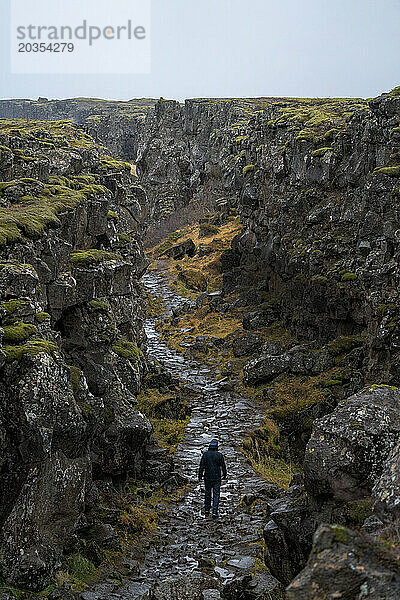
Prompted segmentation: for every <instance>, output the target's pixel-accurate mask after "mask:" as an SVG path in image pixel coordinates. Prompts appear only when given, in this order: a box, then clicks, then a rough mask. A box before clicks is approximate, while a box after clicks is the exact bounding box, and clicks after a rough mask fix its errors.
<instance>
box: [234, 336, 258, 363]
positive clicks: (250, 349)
mask: <svg viewBox="0 0 400 600" xmlns="http://www.w3.org/2000/svg"><path fill="white" fill-rule="evenodd" d="M263 341H264V340H263V338H262V337H261V336H260V335H256V334H254V333H245V334H244V335H240V336H238V337H236V338H235V339H234V340H233V342H232V351H233V355H234V356H235V357H236V358H240V357H242V356H252V355H253V354H255V353H256V352H257V351H258V350H260V348H261V347H262V345H263Z"/></svg>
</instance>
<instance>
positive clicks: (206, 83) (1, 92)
mask: <svg viewBox="0 0 400 600" xmlns="http://www.w3.org/2000/svg"><path fill="white" fill-rule="evenodd" d="M10 1H11V2H12V1H13V0H0V4H1V6H2V9H3V10H2V19H1V25H0V33H1V35H0V40H1V41H0V44H1V45H2V48H1V53H0V69H1V79H0V96H1V97H2V98H18V97H20V98H37V97H38V96H46V97H48V98H66V97H74V96H90V97H103V98H115V99H129V98H134V97H154V98H158V97H160V96H163V97H164V98H177V99H183V98H186V97H208V96H211V97H212V96H214V97H215V96H217V97H230V96H235V97H240V96H360V97H370V96H376V95H378V94H380V93H382V92H383V91H387V90H389V89H391V88H393V87H394V86H396V85H400V34H399V32H400V0H250V1H246V0H152V30H151V44H152V67H151V74H149V75H11V74H10V66H9V19H8V13H9V2H10ZM41 1H42V0H32V2H34V3H35V4H39V3H40V2H41ZM64 2H65V0H64ZM84 2H85V0H82V3H83V4H84ZM98 2H99V4H103V3H106V4H111V5H112V4H113V2H112V0H98ZM66 3H67V2H66Z"/></svg>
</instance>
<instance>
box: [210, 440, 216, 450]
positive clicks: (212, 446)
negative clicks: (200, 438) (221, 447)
mask: <svg viewBox="0 0 400 600" xmlns="http://www.w3.org/2000/svg"><path fill="white" fill-rule="evenodd" d="M210 448H216V449H218V440H211V442H210Z"/></svg>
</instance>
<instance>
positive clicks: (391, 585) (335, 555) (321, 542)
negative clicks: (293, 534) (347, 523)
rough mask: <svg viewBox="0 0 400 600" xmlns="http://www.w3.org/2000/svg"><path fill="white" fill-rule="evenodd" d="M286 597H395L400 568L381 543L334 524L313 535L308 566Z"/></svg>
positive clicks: (311, 599)
mask: <svg viewBox="0 0 400 600" xmlns="http://www.w3.org/2000/svg"><path fill="white" fill-rule="evenodd" d="M286 594H287V598H288V600H336V599H340V598H342V599H343V600H398V598H400V568H399V564H398V562H397V561H395V560H394V559H393V558H392V557H391V556H390V555H389V554H388V552H387V551H386V550H385V549H384V547H383V546H380V545H378V544H376V543H373V542H371V541H369V540H368V539H366V538H364V537H362V536H361V535H360V534H358V533H356V532H354V531H351V530H349V529H346V528H344V527H339V526H337V525H322V526H321V527H320V528H319V529H318V531H317V532H316V534H315V537H314V544H313V549H312V552H311V554H310V558H309V560H308V563H307V566H306V568H305V569H304V571H302V572H301V573H300V574H299V575H298V576H297V577H296V579H295V580H294V581H293V582H292V583H291V584H290V585H289V587H288V588H287V590H286Z"/></svg>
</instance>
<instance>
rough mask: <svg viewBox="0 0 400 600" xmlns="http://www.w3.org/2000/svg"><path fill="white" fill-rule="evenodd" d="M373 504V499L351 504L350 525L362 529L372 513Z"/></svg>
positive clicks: (349, 507) (349, 506)
mask: <svg viewBox="0 0 400 600" xmlns="http://www.w3.org/2000/svg"><path fill="white" fill-rule="evenodd" d="M372 506H373V502H372V499H371V498H366V499H364V500H357V501H355V502H350V503H349V505H348V518H349V521H350V525H355V526H358V527H360V526H361V525H362V524H363V523H364V521H365V519H367V518H368V517H369V516H370V515H371V513H372Z"/></svg>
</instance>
